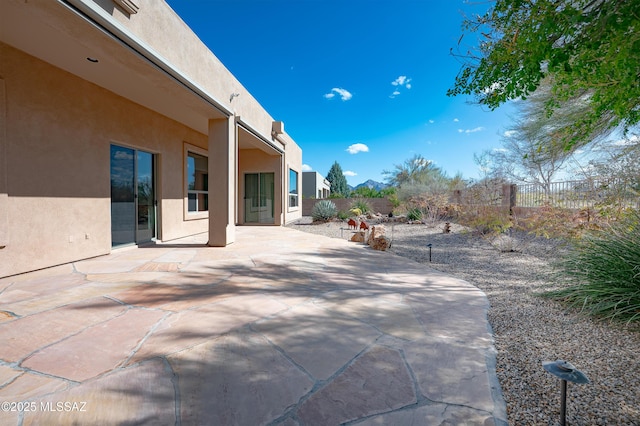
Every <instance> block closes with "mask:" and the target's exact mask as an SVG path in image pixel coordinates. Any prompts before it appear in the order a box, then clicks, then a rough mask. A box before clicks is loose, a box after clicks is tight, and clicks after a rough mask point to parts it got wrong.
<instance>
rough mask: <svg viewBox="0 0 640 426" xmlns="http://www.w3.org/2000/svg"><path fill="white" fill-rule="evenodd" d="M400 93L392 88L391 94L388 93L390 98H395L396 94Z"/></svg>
mask: <svg viewBox="0 0 640 426" xmlns="http://www.w3.org/2000/svg"><path fill="white" fill-rule="evenodd" d="M399 94H400V92H398V91H397V90H394V91H393V93H392V94H390V95H389V97H390V98H391V99H393V98H395V97H396V96H398V95H399Z"/></svg>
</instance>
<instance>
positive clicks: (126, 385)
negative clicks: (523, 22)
mask: <svg viewBox="0 0 640 426" xmlns="http://www.w3.org/2000/svg"><path fill="white" fill-rule="evenodd" d="M236 238H237V241H236V242H235V243H234V244H232V245H230V246H228V247H225V248H214V247H206V246H205V243H206V235H202V236H194V237H189V238H187V239H184V240H183V241H178V242H171V243H168V244H162V243H159V244H156V245H152V246H148V247H140V248H132V249H126V250H117V251H114V253H112V254H111V255H108V256H104V257H101V258H95V259H90V260H87V261H82V262H76V263H75V264H74V265H67V266H65V267H63V268H52V269H51V270H50V271H49V275H48V274H47V271H38V273H34V274H26V275H24V276H20V277H9V278H5V279H2V280H0V313H2V314H3V315H2V321H0V343H2V344H0V402H14V403H17V402H20V401H21V402H26V403H28V404H29V408H35V410H30V411H26V410H23V411H22V412H15V411H10V410H9V411H0V423H1V424H3V425H4V424H8V425H12V424H15V425H40V424H70V425H71V424H163V425H164V424H182V425H191V424H194V425H208V424H212V425H244V424H250V425H274V426H275V425H284V426H306V425H316V424H318V425H332V424H348V425H351V424H367V425H374V424H385V425H388V424H392V425H405V424H406V425H413V424H415V425H423V424H465V425H490V424H496V425H505V424H506V414H505V405H504V401H503V400H502V398H501V395H500V389H499V385H498V384H497V379H496V378H495V371H494V369H495V367H494V361H493V360H494V358H495V357H494V355H493V350H494V349H493V343H492V336H491V334H490V332H489V329H488V326H487V318H486V312H487V309H488V303H487V299H486V297H485V296H484V294H483V293H482V292H481V291H479V290H478V289H477V288H475V287H473V286H471V285H469V284H468V283H466V282H464V281H461V280H458V279H455V278H453V277H449V276H447V275H446V274H442V273H440V272H436V271H434V270H432V269H430V268H428V267H426V266H424V265H420V264H418V263H416V262H413V261H410V260H407V259H403V258H400V257H398V256H395V255H393V254H390V253H383V252H374V251H372V250H370V249H369V248H368V247H366V246H364V245H361V244H354V243H351V242H348V241H343V240H340V239H330V238H324V237H319V236H317V235H312V234H305V233H301V232H298V231H295V230H292V229H289V228H280V227H239V228H237V230H236ZM58 403H62V406H58V405H57V404H58ZM65 404H66V405H65ZM23 408H24V407H23Z"/></svg>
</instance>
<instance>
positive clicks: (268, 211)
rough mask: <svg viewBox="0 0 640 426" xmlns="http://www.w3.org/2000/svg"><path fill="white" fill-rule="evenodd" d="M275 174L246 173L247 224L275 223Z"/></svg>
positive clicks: (245, 201)
mask: <svg viewBox="0 0 640 426" xmlns="http://www.w3.org/2000/svg"><path fill="white" fill-rule="evenodd" d="M274 181H275V175H274V173H246V174H245V175H244V221H245V223H275V220H274V205H273V198H274V196H273V194H274Z"/></svg>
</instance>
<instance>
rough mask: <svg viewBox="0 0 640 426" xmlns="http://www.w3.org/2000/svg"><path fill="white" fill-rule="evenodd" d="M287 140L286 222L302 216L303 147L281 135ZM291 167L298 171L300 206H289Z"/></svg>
mask: <svg viewBox="0 0 640 426" xmlns="http://www.w3.org/2000/svg"><path fill="white" fill-rule="evenodd" d="M281 137H282V138H283V139H284V141H285V143H286V144H285V157H284V163H285V164H284V174H285V179H286V180H287V182H286V185H285V186H284V190H285V195H286V197H285V207H284V208H285V218H284V220H285V223H289V222H293V221H294V220H296V219H300V218H301V217H302V149H301V148H300V147H299V146H298V145H297V144H295V143H294V142H293V140H291V138H290V137H289V136H288V135H287V134H284V135H282V136H281ZM289 169H291V170H295V171H296V172H298V207H289V202H288V195H289V192H288V191H289V182H288V180H289Z"/></svg>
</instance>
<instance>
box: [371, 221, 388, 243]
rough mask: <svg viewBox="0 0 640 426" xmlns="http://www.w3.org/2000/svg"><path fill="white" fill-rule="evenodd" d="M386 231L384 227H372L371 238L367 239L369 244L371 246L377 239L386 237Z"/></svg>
mask: <svg viewBox="0 0 640 426" xmlns="http://www.w3.org/2000/svg"><path fill="white" fill-rule="evenodd" d="M385 233H386V229H385V227H384V225H378V226H372V227H371V232H370V233H369V237H368V238H367V244H368V245H371V244H372V242H373V240H375V239H376V238H380V237H382V236H383V235H385Z"/></svg>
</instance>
